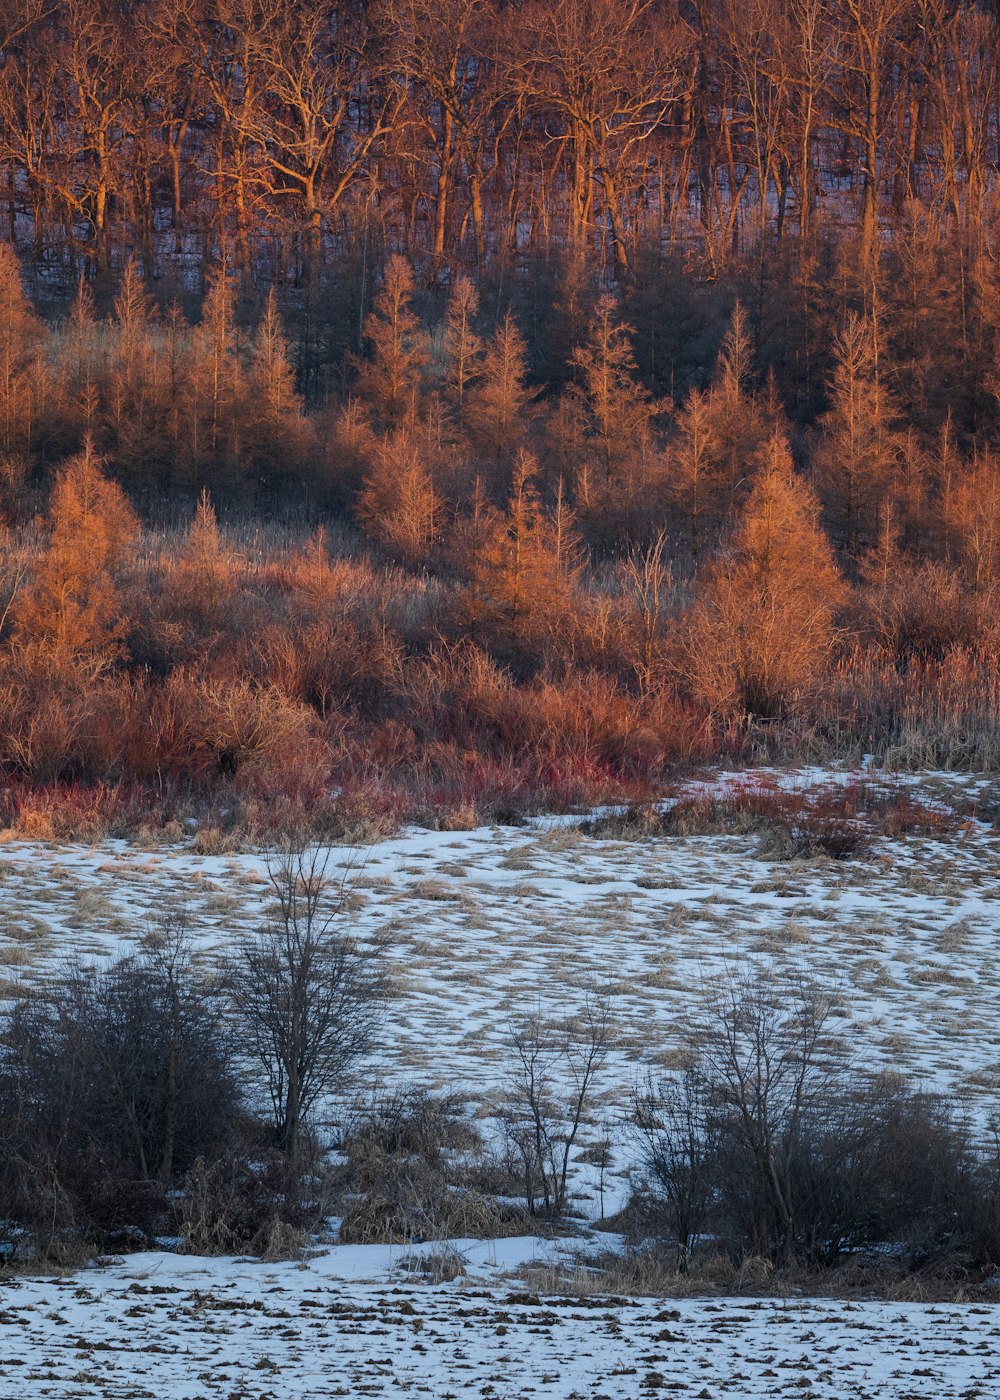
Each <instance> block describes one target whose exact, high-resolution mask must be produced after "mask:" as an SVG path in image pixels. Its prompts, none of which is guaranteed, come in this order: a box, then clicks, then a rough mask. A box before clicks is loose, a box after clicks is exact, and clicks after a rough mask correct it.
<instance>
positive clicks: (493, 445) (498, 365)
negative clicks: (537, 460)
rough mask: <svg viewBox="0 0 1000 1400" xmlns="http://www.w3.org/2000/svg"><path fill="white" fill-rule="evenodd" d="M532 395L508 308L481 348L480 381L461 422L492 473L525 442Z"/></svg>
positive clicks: (522, 345) (523, 344)
mask: <svg viewBox="0 0 1000 1400" xmlns="http://www.w3.org/2000/svg"><path fill="white" fill-rule="evenodd" d="M534 398H535V394H534V392H533V391H532V390H531V389H530V388H529V387H528V344H527V341H526V340H525V338H524V336H523V335H522V334H521V331H520V329H519V328H518V324H517V322H516V321H515V319H514V317H513V316H512V315H510V313H509V312H508V314H507V315H506V316H505V317H504V319H503V321H502V322H501V323H500V325H499V326H498V327H497V330H496V333H495V335H494V336H493V338H492V340H491V341H490V343H489V345H488V346H487V348H486V353H485V355H484V357H483V367H482V375H481V377H480V379H479V382H478V383H477V384H476V385H475V386H474V388H472V389H471V390H470V391H469V393H468V394H467V396H466V411H465V422H466V427H467V428H468V430H469V435H470V437H471V439H472V443H473V447H474V448H475V449H476V451H477V453H478V456H479V460H480V461H481V462H482V463H483V464H484V465H486V466H489V467H491V468H493V470H494V473H495V474H496V475H497V476H502V475H503V469H504V468H508V469H509V468H510V467H511V465H512V464H513V461H514V458H515V457H516V456H517V453H518V450H519V449H520V447H521V446H522V444H523V442H524V439H525V434H526V432H527V429H528V427H529V425H530V422H531V417H532V413H531V406H532V403H533V400H534ZM507 479H508V480H509V479H510V478H509V477H508V478H507Z"/></svg>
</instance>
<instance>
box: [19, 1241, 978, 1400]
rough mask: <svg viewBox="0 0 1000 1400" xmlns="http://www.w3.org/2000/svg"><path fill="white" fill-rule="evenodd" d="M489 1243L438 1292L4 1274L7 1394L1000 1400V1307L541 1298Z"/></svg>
mask: <svg viewBox="0 0 1000 1400" xmlns="http://www.w3.org/2000/svg"><path fill="white" fill-rule="evenodd" d="M535 1243H536V1242H523V1241H504V1248H505V1249H506V1256H503V1255H502V1256H501V1257H500V1259H499V1260H498V1261H497V1262H498V1263H500V1264H512V1263H515V1262H517V1258H518V1256H519V1255H520V1256H521V1257H523V1256H524V1254H525V1250H524V1248H523V1246H524V1245H525V1244H527V1245H528V1246H529V1247H534V1245H535ZM499 1248H501V1246H499V1245H497V1246H495V1247H494V1249H499ZM478 1249H479V1254H478V1256H477V1257H472V1258H470V1267H471V1270H472V1274H473V1277H471V1278H466V1279H464V1280H462V1281H461V1283H460V1284H444V1285H437V1286H431V1285H428V1284H420V1283H414V1282H412V1281H410V1280H407V1279H406V1278H405V1276H404V1277H403V1278H402V1279H401V1277H400V1275H399V1273H398V1272H396V1273H395V1274H393V1273H391V1272H389V1271H388V1270H389V1264H390V1259H389V1254H388V1251H386V1250H383V1249H368V1250H359V1249H345V1250H340V1251H333V1253H332V1254H330V1255H324V1256H322V1257H321V1258H319V1259H317V1260H314V1261H311V1262H310V1263H308V1264H305V1265H296V1264H258V1263H251V1262H249V1261H240V1260H235V1261H234V1260H194V1259H179V1258H176V1257H174V1256H170V1255H143V1256H137V1257H134V1258H132V1259H130V1260H129V1261H127V1262H126V1263H124V1264H116V1265H112V1266H111V1267H109V1268H105V1269H100V1270H91V1271H88V1272H87V1273H82V1274H78V1275H75V1276H73V1277H69V1278H54V1279H22V1280H19V1281H17V1282H15V1283H14V1284H5V1285H0V1395H2V1396H3V1397H4V1400H42V1397H46V1398H47V1400H215V1397H219V1400H334V1397H351V1400H357V1397H361V1396H382V1397H386V1400H391V1397H396V1396H408V1395H413V1396H417V1395H423V1396H429V1397H431V1400H457V1398H458V1397H462V1396H476V1397H480V1400H515V1397H529V1396H530V1397H532V1400H626V1398H627V1400H633V1397H634V1398H635V1400H638V1397H643V1396H657V1395H663V1396H667V1395H677V1396H689V1397H700V1400H716V1397H722V1396H732V1397H747V1400H750V1397H756V1396H775V1395H789V1396H792V1395H794V1396H798V1397H800V1400H848V1397H850V1400H916V1397H919V1398H920V1400H996V1397H997V1396H1000V1307H986V1306H980V1305H952V1304H948V1305H944V1304H933V1305H931V1304H876V1303H841V1302H827V1301H822V1300H820V1301H812V1300H802V1299H791V1300H788V1301H781V1300H777V1301H775V1300H773V1299H765V1300H755V1299H742V1298H741V1299H719V1300H696V1301H689V1300H682V1301H678V1302H666V1303H665V1302H663V1301H661V1300H643V1301H632V1300H624V1299H620V1298H618V1299H614V1298H613V1299H609V1298H602V1297H584V1298H569V1297H558V1296H543V1297H541V1298H539V1297H537V1296H535V1295H532V1294H530V1293H526V1292H525V1291H524V1288H523V1286H520V1285H518V1284H517V1283H510V1282H507V1283H505V1282H503V1281H498V1280H497V1279H496V1277H495V1275H496V1269H495V1268H494V1267H491V1265H490V1263H489V1258H490V1247H489V1246H479V1247H478ZM473 1254H474V1250H472V1249H470V1256H471V1255H473ZM355 1273H360V1274H361V1275H363V1276H364V1275H370V1276H372V1281H369V1282H360V1281H358V1280H357V1279H356V1278H355V1277H353V1275H354V1274H355ZM477 1273H478V1274H479V1275H480V1276H481V1277H480V1279H477V1278H476V1277H475V1275H476V1274H477ZM491 1275H492V1276H493V1277H492V1278H491Z"/></svg>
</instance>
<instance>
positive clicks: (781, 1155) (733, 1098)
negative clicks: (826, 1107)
mask: <svg viewBox="0 0 1000 1400" xmlns="http://www.w3.org/2000/svg"><path fill="white" fill-rule="evenodd" d="M831 1004H832V998H831V997H830V995H829V994H828V993H827V992H825V991H822V990H821V989H820V988H819V987H817V986H816V985H815V984H814V983H812V982H810V981H809V980H808V979H807V978H805V977H804V976H802V975H798V974H793V975H792V976H791V977H790V978H787V977H786V978H785V979H781V978H779V976H778V974H776V973H774V972H769V971H768V970H767V969H764V968H761V967H757V968H750V969H748V970H745V971H742V972H740V973H734V974H731V975H729V976H727V977H725V978H724V979H723V980H722V981H720V982H719V983H718V984H716V985H715V986H713V987H711V988H710V989H709V993H708V999H707V1003H706V1008H705V1011H704V1012H703V1013H702V1015H701V1017H700V1018H699V1020H698V1022H697V1025H696V1028H695V1030H694V1044H695V1047H696V1050H697V1055H698V1062H699V1067H700V1072H701V1074H702V1075H703V1076H704V1077H705V1079H706V1080H708V1081H710V1082H711V1083H712V1084H713V1086H714V1094H715V1095H716V1096H717V1101H718V1103H719V1105H720V1107H721V1109H722V1110H723V1112H724V1113H725V1114H727V1115H728V1116H730V1118H731V1120H732V1126H733V1127H735V1129H736V1131H737V1140H738V1141H741V1142H742V1147H743V1150H744V1153H745V1156H746V1159H747V1160H748V1162H749V1165H750V1169H751V1178H752V1179H751V1181H750V1182H749V1183H748V1184H749V1185H750V1186H751V1198H750V1209H751V1214H752V1219H751V1221H750V1231H751V1237H752V1240H753V1248H754V1252H755V1253H756V1254H757V1255H759V1256H760V1257H761V1258H775V1259H776V1261H777V1262H781V1263H788V1262H789V1261H790V1260H791V1258H792V1257H793V1254H794V1251H795V1240H796V1223H797V1221H796V1202H795V1192H794V1189H793V1184H794V1179H795V1169H796V1166H797V1164H798V1156H799V1148H800V1143H801V1135H802V1131H803V1127H804V1124H805V1122H806V1119H807V1117H808V1115H810V1114H811V1113H812V1112H813V1111H814V1110H815V1109H816V1108H817V1106H818V1105H821V1104H822V1103H823V1101H824V1099H825V1098H826V1097H827V1096H828V1095H829V1094H830V1093H831V1092H832V1090H833V1088H834V1086H835V1083H836V1080H837V1077H838V1076H839V1074H840V1073H841V1072H842V1069H843V1065H842V1063H841V1062H839V1061H838V1060H836V1059H834V1061H833V1062H831V1061H830V1059H829V1058H828V1057H827V1056H826V1055H825V1053H824V1051H825V1044H824V1039H825V1031H826V1025H827V1020H828V1017H829V1015H830V1009H831Z"/></svg>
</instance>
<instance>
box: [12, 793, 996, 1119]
mask: <svg viewBox="0 0 1000 1400" xmlns="http://www.w3.org/2000/svg"><path fill="white" fill-rule="evenodd" d="M808 778H809V780H810V781H815V779H816V775H814V774H811V775H808ZM799 781H805V779H804V778H803V779H800V780H799ZM935 781H936V783H937V784H938V790H940V783H941V782H942V781H943V780H942V779H936V780H935ZM960 781H961V780H956V782H960ZM758 844H759V842H758V838H757V837H756V836H752V835H751V836H746V837H736V836H705V837H690V838H679V837H672V838H666V839H664V838H660V839H652V840H651V839H646V840H638V841H615V840H597V839H592V838H589V837H587V836H584V835H581V834H580V832H579V830H578V829H576V824H575V823H573V822H569V821H567V819H565V818H563V819H559V820H554V821H545V820H541V821H538V822H535V823H533V824H532V825H531V826H530V827H528V828H520V829H512V828H484V829H479V830H474V831H468V832H432V831H424V830H420V831H408V832H406V833H403V834H401V835H399V836H397V837H393V838H390V839H387V840H385V841H383V842H380V843H379V844H377V845H375V846H374V847H373V848H371V849H370V850H369V851H367V852H363V853H358V852H350V851H347V850H335V851H334V853H333V862H334V863H337V862H345V863H349V862H352V861H353V862H354V864H355V865H357V864H358V861H359V859H360V860H362V861H363V865H362V867H361V868H360V870H359V871H358V873H356V874H355V876H354V877H352V884H353V891H352V894H351V896H350V912H349V913H348V914H347V915H346V916H345V918H346V921H347V923H348V925H349V927H350V930H351V932H352V933H354V934H355V935H356V936H357V937H358V938H359V939H360V940H361V941H362V942H364V941H365V940H367V939H369V938H376V937H378V938H381V939H382V940H383V942H384V945H385V948H386V958H387V962H388V970H389V971H390V973H391V975H392V980H393V984H394V988H395V996H394V1000H393V1003H392V1008H391V1014H390V1019H389V1025H388V1027H387V1032H386V1036H385V1041H384V1046H383V1047H382V1048H381V1051H380V1060H381V1063H380V1066H379V1073H381V1074H382V1075H383V1076H384V1077H385V1078H392V1079H398V1078H400V1077H403V1078H407V1079H414V1080H420V1081H424V1082H427V1083H428V1084H432V1085H436V1086H447V1087H450V1088H453V1087H461V1088H465V1089H467V1090H468V1091H469V1092H470V1094H471V1095H473V1096H474V1097H476V1098H486V1097H488V1096H489V1094H490V1092H491V1091H492V1090H493V1089H494V1088H495V1086H496V1084H497V1081H498V1076H499V1075H500V1073H501V1071H502V1066H503V1062H504V1055H505V1051H504V1043H505V1037H506V1035H507V1033H508V1030H509V1027H510V1024H511V1022H512V1021H513V1020H516V1018H517V1017H518V1015H519V1014H524V1013H525V1012H526V1011H531V1010H534V1009H536V1008H540V1009H541V1010H542V1011H543V1012H545V1013H547V1014H552V1015H559V1014H563V1013H565V1012H569V1011H573V1010H576V1009H578V1008H579V1007H580V1005H581V1003H582V1001H583V998H584V997H585V995H586V993H587V991H588V989H594V988H597V989H600V990H602V991H606V992H609V993H611V994H612V996H613V999H614V1005H615V1010H616V1014H617V1017H618V1020H619V1021H620V1024H621V1027H622V1031H623V1041H622V1049H621V1053H620V1055H619V1057H618V1058H617V1061H616V1064H615V1067H614V1074H615V1077H616V1079H617V1083H610V1084H609V1086H608V1087H609V1090H610V1091H611V1092H612V1096H613V1097H616V1098H619V1099H620V1098H621V1092H622V1091H623V1090H625V1089H627V1087H628V1085H629V1084H631V1083H632V1082H634V1081H635V1080H636V1079H637V1078H639V1077H641V1075H642V1074H643V1072H644V1070H645V1068H646V1067H647V1066H653V1067H654V1068H655V1067H656V1066H657V1065H662V1064H668V1063H670V1061H671V1057H672V1055H673V1054H674V1053H675V1051H676V1048H677V1045H678V1041H679V1035H680V1032H681V1030H682V1028H683V1026H684V1023H685V1021H686V1019H687V1017H688V1013H689V1010H690V1007H691V1004H692V1000H693V999H694V998H696V997H697V996H698V993H699V988H701V987H702V986H703V985H704V983H705V981H706V980H707V979H710V978H711V976H712V975H713V974H714V973H717V972H719V971H720V970H723V969H727V968H728V969H733V968H736V967H738V966H739V965H740V963H741V962H742V961H744V960H745V959H747V958H750V957H752V958H754V959H756V960H757V961H758V962H764V963H773V964H776V965H779V966H786V967H796V968H801V969H804V970H806V971H807V972H809V973H811V974H813V975H814V976H815V977H816V978H818V979H819V980H820V981H822V982H823V983H824V985H826V986H829V987H831V988H833V989H834V990H835V991H836V992H837V993H838V995H839V1003H840V1004H839V1007H838V1019H839V1022H840V1025H841V1027H842V1035H843V1040H844V1043H845V1045H846V1046H848V1047H851V1048H852V1049H853V1050H854V1052H855V1053H856V1055H857V1057H858V1059H859V1061H861V1062H863V1063H864V1064H866V1065H868V1066H872V1065H877V1064H882V1065H885V1066H889V1067H892V1068H895V1069H905V1070H908V1071H910V1072H912V1073H913V1074H914V1075H915V1076H917V1077H919V1078H920V1079H921V1080H922V1081H923V1082H924V1083H925V1084H926V1085H927V1086H929V1087H939V1088H945V1089H948V1090H949V1091H956V1092H960V1093H962V1094H968V1095H971V1096H973V1097H974V1098H976V1097H978V1098H979V1100H980V1101H981V1102H983V1103H986V1102H988V1101H989V1100H991V1099H995V1098H996V1095H997V1091H998V1089H1000V977H998V976H996V975H995V974H994V969H995V967H996V962H997V954H998V951H1000V859H998V857H1000V842H998V839H997V837H996V835H994V833H993V832H992V831H991V830H990V829H989V828H988V827H986V826H985V825H982V824H980V823H970V824H969V829H967V830H965V831H961V832H958V833H956V834H954V835H952V836H949V837H948V838H947V839H946V840H928V839H923V838H920V837H910V838H906V839H901V840H893V841H884V842H882V843H881V844H880V846H879V848H878V851H877V854H876V857H875V858H874V859H870V860H857V861H831V860H825V859H823V860H808V861H793V862H788V861H775V860H770V859H762V858H759V857H758V856H757V854H756V851H757V847H758ZM0 894H2V900H0V994H2V992H3V990H4V988H5V986H6V989H7V990H8V991H9V990H10V989H11V988H12V987H13V986H14V985H16V984H17V983H19V982H21V983H23V982H28V983H30V982H32V981H34V980H36V979H37V978H38V977H40V976H41V975H44V974H45V973H46V972H50V971H55V970H58V969H60V968H63V967H65V965H66V962H67V959H68V958H69V957H70V956H72V955H73V954H81V955H83V956H84V957H85V958H91V959H97V958H100V957H102V956H105V955H107V954H110V953H115V952H120V951H122V950H124V949H127V948H130V947H133V946H134V945H135V943H136V941H137V940H138V939H139V938H140V937H141V936H142V935H143V934H144V933H145V932H147V931H148V930H149V929H150V927H151V926H153V925H154V924H155V922H156V920H157V919H159V918H161V917H163V916H164V915H165V914H166V915H170V914H173V915H175V916H181V915H182V916H183V917H184V918H185V919H186V921H187V922H188V923H189V924H190V926H191V929H192V931H193V933H194V936H195V938H196V940H197V942H198V944H199V946H200V947H201V948H202V949H204V952H205V956H206V957H209V958H211V957H213V956H215V955H217V954H218V953H219V952H220V951H224V950H225V948H226V947H227V945H228V944H230V943H231V941H232V939H233V938H234V936H235V935H237V934H238V933H240V932H241V931H245V930H246V929H248V928H251V927H253V926H254V925H255V924H256V923H257V922H259V920H260V919H261V917H262V915H263V913H264V911H265V908H266V905H267V885H266V880H265V878H264V861H263V858H262V857H261V856H260V855H253V854H248V855H231V856H212V857H208V856H199V855H196V854H194V853H193V852H192V851H191V850H190V848H184V847H162V848H156V849H149V850H143V849H139V848H137V847H135V846H129V845H126V844H125V843H123V842H106V843H103V844H101V845H99V846H97V847H95V848H92V849H87V848H84V847H74V846H63V847H55V846H42V845H31V844H16V843H15V844H9V845H6V846H2V847H0Z"/></svg>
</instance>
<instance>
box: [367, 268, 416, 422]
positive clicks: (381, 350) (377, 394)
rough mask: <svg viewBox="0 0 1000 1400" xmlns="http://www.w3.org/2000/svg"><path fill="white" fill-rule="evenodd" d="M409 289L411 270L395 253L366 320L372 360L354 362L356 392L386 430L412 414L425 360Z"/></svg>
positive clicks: (412, 283) (412, 284)
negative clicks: (356, 371)
mask: <svg viewBox="0 0 1000 1400" xmlns="http://www.w3.org/2000/svg"><path fill="white" fill-rule="evenodd" d="M413 289H414V282H413V269H412V267H411V266H410V264H409V263H408V262H407V260H406V259H405V258H404V257H402V256H401V255H400V254H398V253H396V254H394V255H393V256H392V257H391V258H390V259H389V263H388V266H387V267H386V270H385V278H384V281H383V283H382V287H381V290H380V291H379V293H378V296H377V297H376V298H375V309H374V310H373V311H372V312H371V314H370V315H369V316H367V317H366V318H365V325H364V332H365V338H366V339H367V340H368V342H369V344H370V345H371V355H370V357H369V358H368V359H367V360H361V361H359V363H358V378H357V383H356V389H357V392H358V394H359V395H360V396H361V398H362V399H364V400H365V401H366V402H367V403H369V404H370V405H371V406H372V408H373V410H374V412H375V414H376V416H377V417H378V418H379V419H380V420H381V421H382V423H383V424H385V425H386V426H388V427H391V426H393V425H395V424H397V423H399V422H401V421H402V419H403V418H404V417H406V415H407V414H408V413H412V412H413V410H414V409H415V406H416V401H417V397H418V395H419V392H420V386H421V380H422V376H423V372H424V369H425V367H426V365H427V361H428V347H427V337H426V335H425V334H424V332H423V331H422V329H421V326H420V321H419V318H418V317H417V315H416V313H415V312H414V311H413V308H412V305H411V302H412V300H413Z"/></svg>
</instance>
